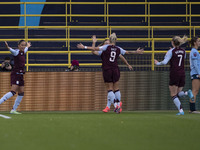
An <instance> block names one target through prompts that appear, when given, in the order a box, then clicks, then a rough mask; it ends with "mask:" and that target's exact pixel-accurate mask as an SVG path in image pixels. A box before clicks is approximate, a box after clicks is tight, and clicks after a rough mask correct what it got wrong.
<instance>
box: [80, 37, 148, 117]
mask: <svg viewBox="0 0 200 150" xmlns="http://www.w3.org/2000/svg"><path fill="white" fill-rule="evenodd" d="M109 41H110V44H106V45H103V46H101V47H93V46H92V47H89V46H84V45H83V44H81V43H80V44H78V45H77V47H78V48H79V49H89V50H92V51H102V52H100V53H102V54H101V59H102V71H103V78H104V82H105V83H106V85H107V91H108V95H107V97H108V99H109V100H110V101H111V102H112V103H114V106H115V110H114V111H115V112H116V113H120V111H121V108H120V101H121V93H120V90H119V79H120V71H119V67H118V63H117V59H118V57H119V56H120V55H124V54H142V53H143V51H144V50H143V49H140V48H138V49H137V50H136V51H125V50H124V49H122V48H121V47H119V46H116V41H117V36H116V34H115V33H112V34H111V35H110V36H109ZM113 91H115V94H114V92H113Z"/></svg>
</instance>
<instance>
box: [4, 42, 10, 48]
mask: <svg viewBox="0 0 200 150" xmlns="http://www.w3.org/2000/svg"><path fill="white" fill-rule="evenodd" d="M5 45H6V48H7V49H10V47H9V46H8V43H7V42H6V41H5Z"/></svg>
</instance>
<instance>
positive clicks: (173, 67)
mask: <svg viewBox="0 0 200 150" xmlns="http://www.w3.org/2000/svg"><path fill="white" fill-rule="evenodd" d="M186 41H187V36H184V37H183V38H180V37H179V36H174V37H173V38H172V41H171V43H172V46H173V48H171V49H170V50H169V51H168V52H167V54H166V55H165V59H164V60H163V61H161V62H158V61H157V60H154V62H155V64H156V65H166V64H167V63H168V62H169V61H170V75H169V77H170V81H169V90H170V95H171V97H172V100H173V102H174V104H175V105H176V107H177V109H178V111H179V113H177V114H176V115H184V111H183V108H182V106H181V102H180V100H179V98H180V97H182V96H186V95H188V96H189V97H193V95H192V91H191V90H188V91H186V92H184V91H182V90H183V87H184V85H185V69H184V59H185V58H186V53H185V50H184V49H182V48H180V46H181V45H182V44H184V43H186Z"/></svg>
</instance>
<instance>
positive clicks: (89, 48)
mask: <svg viewBox="0 0 200 150" xmlns="http://www.w3.org/2000/svg"><path fill="white" fill-rule="evenodd" d="M77 48H78V49H88V50H92V51H99V47H91V46H85V45H83V44H82V43H79V44H77Z"/></svg>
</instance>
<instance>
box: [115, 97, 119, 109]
mask: <svg viewBox="0 0 200 150" xmlns="http://www.w3.org/2000/svg"><path fill="white" fill-rule="evenodd" d="M118 104H119V100H116V99H115V100H114V107H115V108H116V107H117V106H119V105H118Z"/></svg>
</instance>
